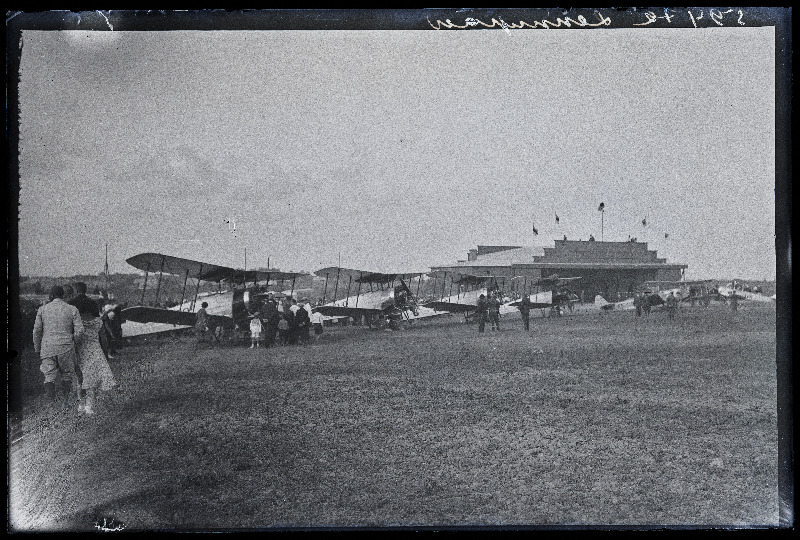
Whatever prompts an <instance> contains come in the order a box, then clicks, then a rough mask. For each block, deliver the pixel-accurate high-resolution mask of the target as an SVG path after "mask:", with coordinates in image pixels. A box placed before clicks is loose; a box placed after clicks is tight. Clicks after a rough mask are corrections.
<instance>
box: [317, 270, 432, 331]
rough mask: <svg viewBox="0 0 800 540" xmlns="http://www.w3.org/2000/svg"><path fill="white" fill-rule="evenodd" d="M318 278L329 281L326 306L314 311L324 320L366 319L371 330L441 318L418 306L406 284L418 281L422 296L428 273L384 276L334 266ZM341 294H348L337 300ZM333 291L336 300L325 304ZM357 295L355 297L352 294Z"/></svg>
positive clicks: (428, 309) (387, 274)
mask: <svg viewBox="0 0 800 540" xmlns="http://www.w3.org/2000/svg"><path fill="white" fill-rule="evenodd" d="M314 274H315V275H316V276H317V277H323V278H325V289H324V291H323V300H322V301H323V305H321V306H316V307H314V308H313V311H314V312H315V313H321V314H322V315H324V316H329V317H342V316H344V317H353V318H354V319H359V318H361V317H363V318H364V320H365V322H366V323H367V325H368V326H370V327H371V326H373V325H374V326H378V327H382V326H384V325H386V324H388V325H390V326H392V325H395V324H396V323H398V322H401V321H405V322H408V323H411V321H414V320H416V319H424V318H427V317H433V316H436V315H440V313H437V312H436V311H434V310H433V309H430V308H427V307H424V306H420V305H418V304H417V301H416V295H415V294H413V293H412V291H411V289H410V288H409V286H408V284H407V283H406V280H408V281H409V283H410V282H411V280H413V279H414V278H418V279H419V282H418V283H417V293H419V285H420V283H421V280H422V276H423V275H424V274H425V272H396V273H383V272H372V271H368V270H358V269H352V268H341V267H338V266H330V267H326V268H320V269H319V270H316V271H315V272H314ZM331 281H333V283H332V284H331V283H330V282H331ZM345 284H346V288H345ZM340 287H341V289H340ZM367 288H369V290H367ZM331 289H333V290H332V291H331ZM340 290H342V291H346V292H345V297H344V298H339V299H337V296H338V294H339V291H340ZM329 291H330V292H331V293H332V295H333V297H332V298H333V300H332V301H331V302H328V303H325V300H327V295H328V293H329ZM353 291H355V294H351V293H352V292H353Z"/></svg>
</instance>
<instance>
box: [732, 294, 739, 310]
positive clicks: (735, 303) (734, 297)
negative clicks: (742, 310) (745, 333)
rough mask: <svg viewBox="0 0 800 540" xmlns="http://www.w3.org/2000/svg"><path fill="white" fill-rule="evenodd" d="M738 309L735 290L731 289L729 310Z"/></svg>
mask: <svg viewBox="0 0 800 540" xmlns="http://www.w3.org/2000/svg"><path fill="white" fill-rule="evenodd" d="M738 310H739V298H738V297H737V296H736V291H731V311H733V312H734V313H736V312H737V311H738Z"/></svg>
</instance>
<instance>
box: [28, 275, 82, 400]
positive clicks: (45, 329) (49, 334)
mask: <svg viewBox="0 0 800 540" xmlns="http://www.w3.org/2000/svg"><path fill="white" fill-rule="evenodd" d="M50 299H51V300H50V302H48V303H47V304H45V305H43V306H42V307H40V308H39V310H38V311H37V312H36V322H35V323H34V326H33V349H34V350H35V351H36V352H37V353H39V355H40V356H41V359H42V364H41V366H40V367H39V369H40V370H41V372H42V373H44V388H45V393H46V394H47V396H48V397H49V398H51V399H52V398H55V396H56V381H57V380H59V379H62V380H63V379H69V380H70V381H71V383H72V387H71V392H74V393H75V400H76V401H80V397H81V396H80V379H79V378H78V356H77V354H76V352H75V345H76V343H77V342H79V341H80V339H81V337H82V336H83V331H84V329H83V322H82V321H81V316H80V314H79V313H78V308H76V307H75V306H71V305H69V304H67V303H66V302H64V288H63V287H61V286H60V285H55V286H54V287H53V288H52V289H51V290H50Z"/></svg>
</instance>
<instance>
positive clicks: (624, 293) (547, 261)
mask: <svg viewBox="0 0 800 540" xmlns="http://www.w3.org/2000/svg"><path fill="white" fill-rule="evenodd" d="M687 267H688V265H686V264H680V263H667V260H666V259H664V258H659V257H658V254H657V253H656V252H655V251H654V250H649V249H647V243H645V242H636V241H629V242H598V241H594V240H590V241H588V240H556V241H555V242H554V245H553V247H544V248H537V247H522V246H478V248H477V249H472V250H470V251H469V254H468V256H467V259H466V260H463V261H458V262H457V263H456V264H454V265H452V266H437V267H433V268H432V270H434V271H437V270H438V271H445V272H464V273H470V274H475V275H493V276H497V277H498V278H499V281H500V284H501V286H502V287H503V288H504V289H505V290H506V291H507V292H508V291H514V290H517V291H521V290H523V288H525V286H526V285H525V284H526V283H529V282H535V281H536V280H538V279H541V278H544V277H549V276H551V275H553V274H557V275H558V276H559V277H574V276H580V277H581V278H582V279H580V280H578V281H577V282H575V284H574V285H572V286H571V287H570V288H571V289H572V290H573V291H574V292H575V293H576V294H578V296H579V297H581V298H582V299H583V300H585V301H588V302H592V301H593V300H594V297H595V295H598V294H600V295H602V296H603V297H604V298H606V299H607V300H611V301H613V300H617V299H624V298H628V297H630V296H632V295H633V292H634V291H636V290H638V289H640V288H641V286H642V284H643V283H644V282H645V281H678V280H680V279H681V278H682V276H683V273H684V271H685V270H686V268H687ZM503 278H505V279H503ZM513 278H517V279H513Z"/></svg>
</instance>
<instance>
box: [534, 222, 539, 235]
mask: <svg viewBox="0 0 800 540" xmlns="http://www.w3.org/2000/svg"><path fill="white" fill-rule="evenodd" d="M533 234H534V235H538V234H539V231H537V230H536V224H535V223H534V224H533Z"/></svg>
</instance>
